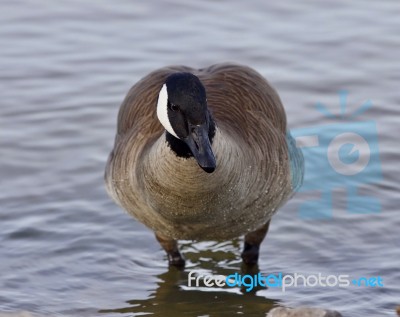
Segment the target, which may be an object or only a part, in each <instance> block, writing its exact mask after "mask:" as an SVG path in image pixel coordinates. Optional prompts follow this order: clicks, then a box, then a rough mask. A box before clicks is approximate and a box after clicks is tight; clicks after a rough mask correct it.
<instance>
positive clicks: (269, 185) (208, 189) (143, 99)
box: [105, 64, 303, 264]
mask: <svg viewBox="0 0 400 317" xmlns="http://www.w3.org/2000/svg"><path fill="white" fill-rule="evenodd" d="M175 72H190V73H192V74H194V75H195V76H197V77H198V78H199V79H200V81H201V83H202V84H203V85H204V87H205V90H206V95H207V105H208V109H209V111H210V113H211V115H212V118H213V120H214V122H215V125H216V131H215V137H214V139H213V141H212V151H213V153H214V155H215V159H216V169H215V171H214V172H213V173H211V174H208V173H205V172H204V171H203V170H202V169H201V168H200V167H199V165H198V164H197V162H196V160H195V159H194V158H193V157H190V158H182V157H179V156H177V155H176V153H175V152H174V151H172V150H171V148H170V146H169V144H168V143H167V142H166V137H165V135H166V132H165V129H164V127H163V126H162V124H161V123H160V121H159V120H158V118H157V99H158V95H159V92H160V89H161V87H162V86H163V84H164V82H165V80H166V78H167V77H168V76H169V75H170V74H172V73H175ZM302 160H303V158H302V155H301V152H300V151H299V150H297V149H296V148H295V146H294V142H293V139H292V138H291V137H290V135H289V136H287V129H286V115H285V111H284V109H283V106H282V103H281V101H280V99H279V96H278V95H277V93H276V92H275V90H274V89H273V88H272V87H271V86H270V85H269V84H268V82H267V81H266V80H265V79H264V78H263V77H262V76H261V75H260V74H258V73H257V72H256V71H254V70H252V69H251V68H249V67H245V66H239V65H233V64H217V65H213V66H211V67H208V68H205V69H198V70H196V69H192V68H188V67H184V66H171V67H165V68H162V69H159V70H157V71H154V72H152V73H150V74H149V75H147V76H146V77H144V78H143V79H142V80H140V81H139V82H138V83H137V84H136V85H134V86H133V87H132V88H131V90H130V91H129V92H128V95H127V96H126V98H125V100H124V101H123V103H122V105H121V108H120V111H119V115H118V127H117V136H116V138H115V145H114V149H113V151H112V152H111V154H110V157H109V160H108V162H107V167H106V175H105V178H106V184H107V190H108V192H109V194H110V195H111V197H112V198H113V199H114V200H115V201H116V202H117V203H118V204H119V205H120V206H121V207H122V208H124V209H125V210H126V211H128V212H129V213H130V214H131V215H133V216H134V217H135V218H136V219H138V220H139V221H140V222H142V223H144V224H145V225H146V226H148V227H149V228H151V229H152V230H154V231H155V233H156V235H157V238H158V240H159V241H160V243H161V244H162V245H163V247H164V248H165V249H166V251H167V253H168V254H169V256H170V262H171V263H172V264H177V263H174V261H175V260H177V258H180V254H179V251H178V249H177V246H176V243H175V241H174V240H176V239H193V240H205V239H207V240H214V239H218V240H220V239H231V238H234V237H237V236H240V235H243V234H247V236H246V238H247V239H246V243H247V244H251V245H250V246H248V248H247V249H249V248H250V249H251V248H252V246H253V245H254V246H255V245H257V250H256V251H257V256H256V258H255V261H257V257H258V246H259V244H260V243H261V241H262V239H263V238H264V236H265V234H266V231H267V229H268V224H269V221H270V219H271V217H272V215H273V214H274V213H275V212H276V211H277V209H278V208H279V207H280V206H281V205H282V204H283V203H284V202H285V201H287V200H288V199H289V198H290V197H291V196H292V193H293V191H294V190H295V189H296V188H297V187H299V186H300V184H301V181H302V175H303V161H302ZM291 165H292V170H293V171H292V172H293V173H292V174H291V168H290V166H291ZM259 228H261V229H260V230H259V231H255V230H257V229H259ZM252 231H255V233H253V234H251V233H250V232H252ZM257 232H258V233H257ZM252 240H254V241H255V242H254V243H253V242H252ZM259 240H260V241H259ZM245 251H246V246H245ZM253 251H254V250H253ZM253 253H254V252H253ZM174 257H175V259H173V258H174ZM253 258H254V256H253ZM180 260H182V259H181V258H180ZM244 260H245V261H246V259H245V258H244ZM182 261H183V260H182ZM178 262H179V261H178ZM246 262H254V259H253V260H249V261H246ZM181 264H182V263H181Z"/></svg>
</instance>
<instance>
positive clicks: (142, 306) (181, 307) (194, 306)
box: [99, 240, 278, 317]
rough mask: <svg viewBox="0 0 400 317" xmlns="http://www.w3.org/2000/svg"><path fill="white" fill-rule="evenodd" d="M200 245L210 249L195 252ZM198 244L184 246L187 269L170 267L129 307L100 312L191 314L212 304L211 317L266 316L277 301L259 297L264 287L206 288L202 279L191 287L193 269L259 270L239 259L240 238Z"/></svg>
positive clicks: (205, 271)
mask: <svg viewBox="0 0 400 317" xmlns="http://www.w3.org/2000/svg"><path fill="white" fill-rule="evenodd" d="M199 245H200V247H201V248H203V247H207V250H201V251H200V252H199V251H198V250H197V251H196V250H195V248H196V246H197V247H199ZM196 246H194V245H191V244H190V243H186V244H184V245H183V248H182V249H183V250H184V251H186V252H184V254H185V255H186V257H187V260H189V261H188V262H189V265H188V268H187V269H186V270H184V271H181V270H179V269H177V268H175V267H170V268H169V269H168V270H167V271H166V272H164V273H162V274H159V275H157V279H158V283H157V288H156V289H155V290H154V292H152V293H151V294H150V295H149V296H148V297H147V298H146V299H132V300H129V301H127V303H128V306H126V307H122V308H117V309H102V310H100V311H99V312H100V313H104V314H109V313H134V314H135V315H136V314H137V315H141V314H146V313H148V314H155V315H156V316H182V315H183V314H189V313H190V315H191V316H192V315H193V316H198V315H201V314H202V313H204V311H205V310H204V307H205V306H207V305H212V311H210V310H208V311H209V313H210V316H213V315H214V314H215V316H225V315H226V316H232V315H236V314H243V315H245V316H263V317H265V314H266V313H267V312H269V311H270V310H271V309H272V308H273V307H275V306H276V305H277V304H278V301H277V300H274V299H268V298H264V297H262V296H257V291H258V290H259V289H261V288H258V289H254V290H253V291H251V292H246V291H245V290H244V289H243V288H242V289H239V288H229V287H226V286H225V287H224V288H219V287H206V286H205V285H204V284H202V283H201V282H200V283H199V286H200V287H198V288H197V287H194V285H195V282H193V283H192V287H188V275H189V272H190V271H197V272H199V273H201V274H205V275H223V276H227V275H230V274H235V273H239V274H242V275H245V274H251V275H254V274H258V273H259V272H260V271H259V268H258V266H257V265H255V266H252V267H249V266H245V265H242V264H241V261H240V260H239V259H238V258H237V255H238V254H240V244H239V241H238V240H234V241H229V242H223V243H215V242H205V243H197V244H196ZM188 249H189V250H188ZM196 249H197V248H196ZM222 249H224V250H222ZM227 249H228V250H227ZM210 250H212V251H210ZM188 251H189V252H188ZM227 259H228V260H227ZM193 262H197V263H196V265H193ZM209 268H212V269H209ZM262 289H265V288H262ZM135 292H136V290H135V289H132V293H133V294H134V293H135Z"/></svg>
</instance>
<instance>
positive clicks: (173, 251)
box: [156, 233, 185, 267]
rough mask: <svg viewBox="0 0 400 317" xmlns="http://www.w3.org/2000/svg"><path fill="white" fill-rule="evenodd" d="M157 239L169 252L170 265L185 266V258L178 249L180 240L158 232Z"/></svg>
mask: <svg viewBox="0 0 400 317" xmlns="http://www.w3.org/2000/svg"><path fill="white" fill-rule="evenodd" d="M156 239H157V241H158V242H159V243H160V244H161V246H162V247H163V249H164V250H165V252H167V256H168V263H169V265H173V266H178V267H184V266H185V259H184V258H183V256H182V255H181V253H180V252H179V249H178V242H177V241H176V240H173V239H170V238H165V237H163V236H161V235H159V234H157V233H156Z"/></svg>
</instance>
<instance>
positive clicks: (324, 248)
mask: <svg viewBox="0 0 400 317" xmlns="http://www.w3.org/2000/svg"><path fill="white" fill-rule="evenodd" d="M0 6H1V10H0V11H1V13H0V15H1V19H0V39H1V40H0V41H1V49H0V56H1V58H0V79H1V88H0V95H1V104H0V111H1V116H0V143H1V144H0V149H1V150H0V151H1V152H0V153H1V183H0V201H1V211H0V241H1V244H0V257H1V258H0V259H1V262H0V272H1V278H0V311H18V310H26V311H30V312H34V313H37V314H39V315H42V316H138V315H141V314H144V313H154V314H155V315H159V316H232V315H240V314H242V315H243V314H244V315H246V316H265V313H266V312H267V311H268V310H269V309H270V308H271V307H272V306H273V305H285V306H299V305H313V306H321V307H326V308H333V309H337V310H340V311H342V312H343V314H344V315H345V316H352V317H354V316H355V317H357V316H386V315H387V316H394V307H395V305H396V304H400V302H399V298H400V296H399V295H400V292H399V283H400V272H399V267H400V265H399V264H400V254H399V247H400V239H399V234H398V228H399V227H400V217H398V216H397V209H398V205H399V204H398V202H399V194H398V192H399V176H400V173H399V171H398V159H399V153H400V151H399V147H398V132H399V129H398V124H399V121H400V118H399V112H398V110H397V108H398V105H399V103H400V94H399V84H400V81H399V79H400V62H399V58H398V56H399V53H400V51H399V47H400V38H399V31H400V20H399V18H398V16H399V13H400V4H399V3H398V1H395V0H393V1H379V2H368V3H366V2H364V1H352V2H349V1H344V0H343V1H324V2H317V1H302V2H298V1H286V2H285V3H284V4H283V3H282V4H277V3H275V4H273V5H271V4H270V5H267V2H265V1H256V2H253V3H245V2H244V1H229V2H228V1H203V2H201V3H200V2H199V3H196V4H195V3H186V2H184V1H178V0H176V1H155V0H152V1H146V2H144V1H143V2H141V3H140V4H139V2H136V3H134V2H131V1H119V2H118V4H117V3H111V2H109V1H96V2H94V1H57V2H50V1H36V2H30V1H10V0H9V1H7V0H3V1H2V3H1V5H0ZM221 61H236V62H240V63H243V64H247V65H249V66H252V67H254V68H255V69H257V70H258V71H259V72H261V73H262V74H263V75H264V76H266V77H267V78H268V79H269V81H270V82H271V83H272V84H273V85H274V86H275V87H276V88H277V90H278V91H279V93H280V96H281V98H282V100H283V102H284V104H285V107H286V110H287V114H288V120H289V123H290V126H291V127H292V128H304V127H309V126H315V125H316V124H322V125H323V124H325V123H326V124H327V123H330V122H331V121H330V119H327V118H326V117H324V116H323V115H322V114H321V113H320V112H318V111H316V110H315V107H314V105H315V104H316V102H322V103H324V104H326V105H327V106H329V107H330V109H333V110H332V112H339V101H338V100H339V99H338V94H337V92H338V91H339V90H341V89H346V90H348V92H349V97H348V98H349V108H350V109H351V110H355V109H356V108H357V107H358V106H359V105H360V104H361V103H363V102H364V101H365V100H367V99H371V100H372V101H373V104H374V107H373V108H372V109H371V110H369V111H367V112H366V113H365V114H363V119H365V120H375V121H376V124H377V127H378V139H379V150H380V159H381V162H382V170H383V179H382V180H381V181H380V182H379V183H377V184H371V185H367V186H364V187H363V189H362V190H363V192H364V193H366V194H368V195H371V196H375V197H377V198H378V199H379V200H380V203H381V204H382V212H381V213H379V214H375V215H357V214H352V213H349V212H348V211H347V210H346V201H345V198H344V197H345V189H339V190H336V191H335V192H334V213H333V218H331V219H328V220H305V219H302V218H300V217H299V216H298V210H299V206H300V205H301V204H302V203H304V202H305V201H306V199H307V198H305V196H304V195H300V194H299V195H297V196H296V198H295V199H293V200H292V201H291V202H290V203H288V204H287V205H286V206H285V207H284V208H282V209H281V210H280V212H279V213H278V214H277V216H276V217H275V218H274V219H273V222H272V225H271V229H270V232H269V235H268V237H267V239H266V241H265V242H264V244H263V245H262V254H261V258H260V267H259V268H260V271H261V272H263V273H267V272H284V273H288V274H294V273H295V272H298V273H309V274H314V273H317V272H322V273H326V274H330V273H333V274H353V275H357V276H362V275H366V276H376V275H380V276H382V277H383V279H384V287H383V288H367V287H362V288H354V287H352V288H339V287H333V288H291V289H288V290H287V291H286V292H285V293H282V292H281V291H279V290H277V289H272V288H270V289H267V290H259V291H258V292H257V293H255V294H254V293H253V294H243V293H241V292H240V290H238V289H213V290H209V289H206V288H202V289H194V288H188V287H187V274H188V272H189V271H190V270H193V269H196V270H202V271H205V272H208V273H213V274H232V273H235V272H239V271H240V259H239V253H240V247H241V241H240V240H235V241H228V242H203V243H190V242H185V243H184V245H183V248H182V249H183V252H184V254H185V255H186V257H187V259H188V267H187V269H186V271H184V272H179V271H177V270H174V269H168V268H167V264H166V260H165V256H164V253H163V251H161V249H160V247H159V246H158V244H157V242H156V241H155V239H154V238H153V234H152V233H151V232H150V231H149V230H147V229H146V228H145V227H143V226H142V225H141V224H139V223H137V222H135V221H134V220H133V219H132V218H130V217H129V216H128V215H126V214H125V213H124V212H123V211H122V210H120V209H119V208H118V207H117V206H115V205H114V204H113V203H112V202H111V201H110V199H109V198H108V197H107V196H106V194H105V190H104V185H103V180H102V177H103V169H104V165H105V160H106V158H107V155H108V153H109V151H110V149H111V147H112V143H113V138H114V133H115V125H116V115H117V111H118V107H119V104H120V103H121V101H122V99H123V97H124V96H125V94H126V92H127V91H128V89H129V88H130V86H131V85H132V84H134V83H135V82H136V81H137V80H138V79H140V78H141V77H142V76H144V75H145V74H147V73H148V72H150V71H151V70H154V69H156V68H158V67H161V66H164V65H167V64H187V65H191V66H198V67H202V66H206V65H209V64H212V63H216V62H221ZM321 182H323V180H321Z"/></svg>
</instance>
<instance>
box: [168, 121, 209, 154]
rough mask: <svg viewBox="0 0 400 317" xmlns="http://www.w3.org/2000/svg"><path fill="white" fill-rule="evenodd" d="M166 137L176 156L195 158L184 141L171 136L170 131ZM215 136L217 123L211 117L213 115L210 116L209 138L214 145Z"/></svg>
mask: <svg viewBox="0 0 400 317" xmlns="http://www.w3.org/2000/svg"><path fill="white" fill-rule="evenodd" d="M165 133H166V135H165V137H166V140H167V143H168V145H169V147H170V148H171V150H172V151H173V152H175V154H176V156H178V157H182V158H189V157H193V154H192V151H190V149H189V147H188V146H187V145H186V143H185V142H183V141H182V140H180V139H178V138H176V137H174V136H173V135H172V134H170V133H169V132H168V131H166V132H165ZM214 136H215V122H214V120H213V118H212V117H211V114H210V115H209V129H208V137H209V139H210V143H211V144H212V143H213V140H214Z"/></svg>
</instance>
